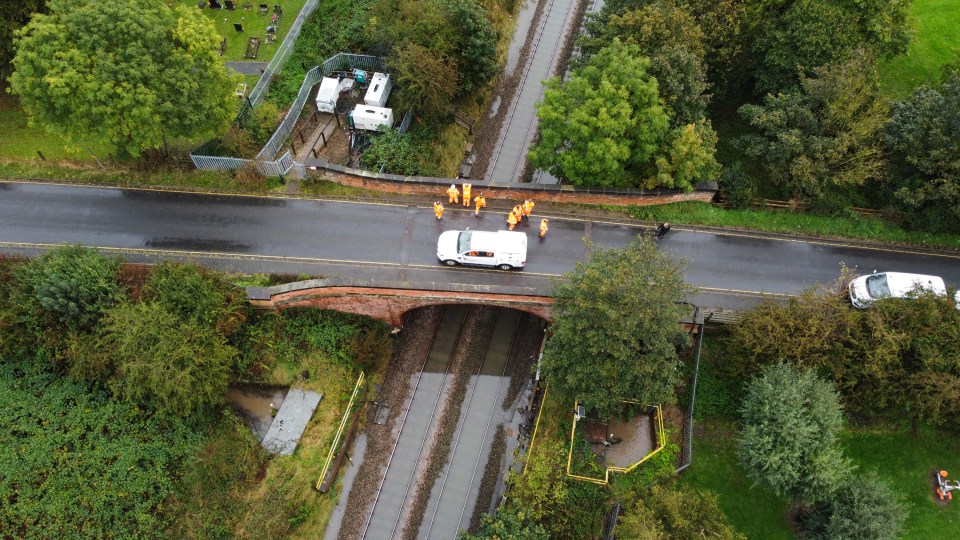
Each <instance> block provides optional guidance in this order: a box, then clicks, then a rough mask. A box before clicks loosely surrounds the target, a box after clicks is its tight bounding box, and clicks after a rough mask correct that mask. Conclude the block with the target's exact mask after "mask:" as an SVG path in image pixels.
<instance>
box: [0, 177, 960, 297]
mask: <svg viewBox="0 0 960 540" xmlns="http://www.w3.org/2000/svg"><path fill="white" fill-rule="evenodd" d="M535 217H536V216H535ZM534 221H535V222H536V221H537V220H536V219H535V220H534ZM550 224H551V227H550V233H549V235H548V238H547V239H546V240H544V241H539V240H538V239H537V237H536V232H537V228H536V223H534V224H532V225H529V226H528V225H520V226H519V227H518V230H522V231H527V232H529V234H530V247H529V253H528V257H527V261H528V262H527V267H526V269H525V270H524V271H522V272H502V271H497V270H485V269H483V270H481V269H466V268H446V267H443V266H441V265H440V264H439V262H438V261H437V258H436V239H437V236H438V235H439V233H440V232H442V231H444V230H451V229H464V228H467V227H471V228H473V229H475V230H497V229H500V228H503V227H504V226H505V225H504V223H503V221H502V216H501V215H500V214H494V213H485V214H482V216H481V218H475V217H474V216H473V212H472V211H464V210H461V209H459V208H453V209H448V210H447V213H446V214H445V215H444V219H443V220H442V221H440V222H438V221H437V220H436V218H434V216H433V212H432V208H429V207H427V206H422V207H418V206H404V205H392V204H372V203H357V202H342V201H315V200H302V199H287V198H279V197H278V198H269V197H246V196H222V195H202V194H192V193H179V192H163V191H148V190H133V189H114V188H94V187H81V186H59V185H50V184H32V183H5V182H0V251H3V252H6V253H24V254H28V255H32V254H35V253H37V252H39V251H40V250H43V249H48V248H49V247H51V246H54V245H57V244H63V243H71V244H82V245H87V246H94V247H97V248H101V249H103V250H105V251H107V252H115V253H118V254H120V255H122V256H124V258H126V259H127V260H130V261H146V262H155V261H157V260H161V259H174V260H190V261H195V262H199V263H201V264H205V265H208V266H212V267H215V268H219V269H221V270H227V271H238V272H251V273H253V272H264V273H266V272H276V273H294V274H309V275H313V276H324V277H346V278H352V279H369V280H387V281H407V282H430V283H443V284H457V283H466V284H476V285H511V286H522V287H531V288H534V289H536V290H538V291H541V292H546V291H548V290H549V288H550V286H551V284H552V283H553V280H554V279H555V278H556V277H557V276H559V275H561V274H563V273H564V272H566V271H568V270H570V269H571V268H573V266H574V265H575V264H576V262H577V261H580V260H583V259H584V258H585V257H586V255H587V253H588V250H587V247H586V245H585V243H584V239H589V240H590V241H591V242H593V243H595V244H598V245H602V246H606V247H619V246H623V245H625V244H627V243H629V242H630V241H631V240H632V239H633V238H634V237H635V236H636V235H637V234H642V233H645V232H649V228H646V227H642V226H636V225H624V224H618V223H612V222H604V221H597V220H588V219H575V218H570V219H563V218H557V217H552V219H551V220H550ZM661 249H664V250H666V251H668V252H670V253H672V254H674V255H676V256H677V257H679V258H681V259H683V260H685V261H686V272H685V276H686V279H687V281H688V282H689V283H691V284H692V285H695V286H697V287H698V288H700V292H699V293H698V294H697V295H696V296H695V297H694V298H692V299H691V300H692V301H694V302H695V303H697V304H699V305H701V306H709V307H725V308H731V309H735V308H737V307H740V306H742V305H745V304H750V303H753V302H755V301H757V299H758V298H764V297H770V296H773V297H782V295H789V294H795V293H797V292H798V291H800V290H802V289H804V288H805V287H808V286H810V285H812V284H815V283H827V282H831V281H833V280H834V279H836V277H837V275H838V273H839V268H840V264H841V263H846V264H847V265H848V266H851V267H854V268H856V269H857V270H859V271H860V272H864V273H866V272H872V271H874V270H880V271H883V270H890V271H903V272H917V273H929V274H936V275H941V276H943V277H944V279H945V280H946V281H947V282H948V283H949V284H952V285H954V286H956V285H958V284H960V254H958V255H932V254H925V253H919V252H911V251H910V250H909V249H896V248H890V249H869V248H863V247H858V246H856V245H854V244H852V243H846V244H845V243H835V242H827V241H824V242H807V241H793V240H783V239H777V238H770V237H765V236H764V235H762V234H735V233H731V234H728V233H723V234H716V233H705V232H697V231H692V230H684V229H683V228H682V227H674V228H673V230H672V231H671V232H670V234H669V235H667V237H666V238H665V239H664V240H663V242H662V243H661Z"/></svg>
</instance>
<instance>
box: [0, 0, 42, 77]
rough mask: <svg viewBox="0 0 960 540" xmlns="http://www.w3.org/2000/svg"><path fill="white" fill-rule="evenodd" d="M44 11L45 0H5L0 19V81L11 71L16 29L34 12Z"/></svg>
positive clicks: (21, 26)
mask: <svg viewBox="0 0 960 540" xmlns="http://www.w3.org/2000/svg"><path fill="white" fill-rule="evenodd" d="M46 12H47V1H46V0H25V1H23V2H7V3H6V4H5V5H4V8H3V19H2V20H0V81H5V80H6V79H7V77H9V76H10V73H11V71H12V70H11V68H12V67H13V65H12V64H11V61H12V60H13V55H14V53H15V52H16V48H15V47H14V44H13V40H14V35H15V34H16V33H17V30H20V29H21V28H23V26H24V25H26V24H27V23H28V22H29V21H30V17H33V15H34V13H46Z"/></svg>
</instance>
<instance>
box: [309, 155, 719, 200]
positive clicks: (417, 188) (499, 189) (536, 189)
mask: <svg viewBox="0 0 960 540" xmlns="http://www.w3.org/2000/svg"><path fill="white" fill-rule="evenodd" d="M325 167H326V168H317V169H311V170H310V171H309V175H308V176H309V177H310V178H316V179H320V180H327V181H330V182H336V183H338V184H341V185H345V186H352V187H356V188H361V189H367V190H372V191H384V192H388V193H402V194H405V195H426V196H429V197H438V198H442V199H443V200H444V201H446V195H445V194H444V192H445V190H446V188H447V187H449V185H450V184H451V183H452V182H458V185H457V187H458V188H459V187H460V186H459V182H462V181H453V180H450V179H447V178H422V177H402V176H396V175H391V174H384V175H379V174H377V173H371V172H367V171H355V170H352V169H346V168H344V167H339V166H337V165H326V166H325ZM471 184H472V185H473V194H476V193H479V192H481V191H482V192H483V194H484V196H485V197H486V198H487V199H499V200H523V199H526V198H533V199H534V200H537V201H550V202H558V203H578V204H606V205H611V206H645V205H652V204H666V203H674V202H683V201H700V202H710V201H711V200H713V197H714V195H716V193H717V190H716V188H715V187H704V188H700V189H696V190H694V191H692V192H690V193H683V192H681V191H676V190H666V189H664V190H649V191H647V190H638V189H608V190H605V189H602V188H589V189H582V188H575V187H573V186H566V185H564V186H555V185H542V184H515V183H511V184H505V183H495V182H478V181H474V182H471Z"/></svg>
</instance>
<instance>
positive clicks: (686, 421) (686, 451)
mask: <svg viewBox="0 0 960 540" xmlns="http://www.w3.org/2000/svg"><path fill="white" fill-rule="evenodd" d="M699 317H700V308H699V307H698V308H697V310H696V311H695V312H694V315H693V320H695V321H696V320H699ZM708 318H709V317H708ZM704 324H705V323H704ZM703 326H704V325H703V324H701V325H700V331H699V332H697V350H696V353H695V355H694V360H693V377H692V378H691V380H690V407H689V408H688V409H687V412H685V413H684V415H683V430H682V431H683V433H682V435H681V437H682V439H683V443H682V444H681V445H680V464H679V465H678V466H677V471H676V472H677V473H678V474H679V473H681V472H683V471H685V470H687V469H688V468H689V467H690V464H691V463H693V412H694V407H695V406H696V403H697V378H698V377H699V375H700V351H701V349H702V348H703V333H704V332H703Z"/></svg>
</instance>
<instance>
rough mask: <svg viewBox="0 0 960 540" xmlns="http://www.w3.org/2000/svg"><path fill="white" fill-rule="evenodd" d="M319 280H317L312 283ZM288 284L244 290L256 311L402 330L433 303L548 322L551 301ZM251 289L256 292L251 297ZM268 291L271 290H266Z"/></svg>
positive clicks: (483, 294) (473, 293) (518, 296)
mask: <svg viewBox="0 0 960 540" xmlns="http://www.w3.org/2000/svg"><path fill="white" fill-rule="evenodd" d="M314 281H320V280H314ZM300 283H301V284H303V287H300V288H298V287H297V284H296V283H288V284H286V285H282V286H278V287H276V288H257V287H251V288H249V289H248V296H250V303H251V304H253V305H254V306H255V307H257V308H260V309H276V310H279V309H287V308H291V307H314V308H319V309H333V310H336V311H343V312H347V313H356V314H358V315H365V316H368V317H373V318H376V319H381V320H384V321H386V322H387V323H389V324H390V325H392V326H393V327H394V328H401V327H403V321H404V318H405V317H406V314H407V313H409V312H410V311H412V310H414V309H417V308H421V307H425V306H431V305H437V304H483V305H488V306H499V307H506V308H511V309H518V310H521V311H526V312H529V313H532V314H534V315H537V316H538V317H540V318H542V319H545V320H547V321H550V320H551V307H552V306H553V298H550V297H545V296H532V295H523V294H497V293H490V292H481V291H438V290H418V289H391V288H383V287H367V286H336V285H333V286H319V287H318V286H312V285H314V284H313V283H311V282H300ZM251 289H255V290H256V292H253V293H252V294H251ZM269 289H275V290H273V291H270V290H269Z"/></svg>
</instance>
